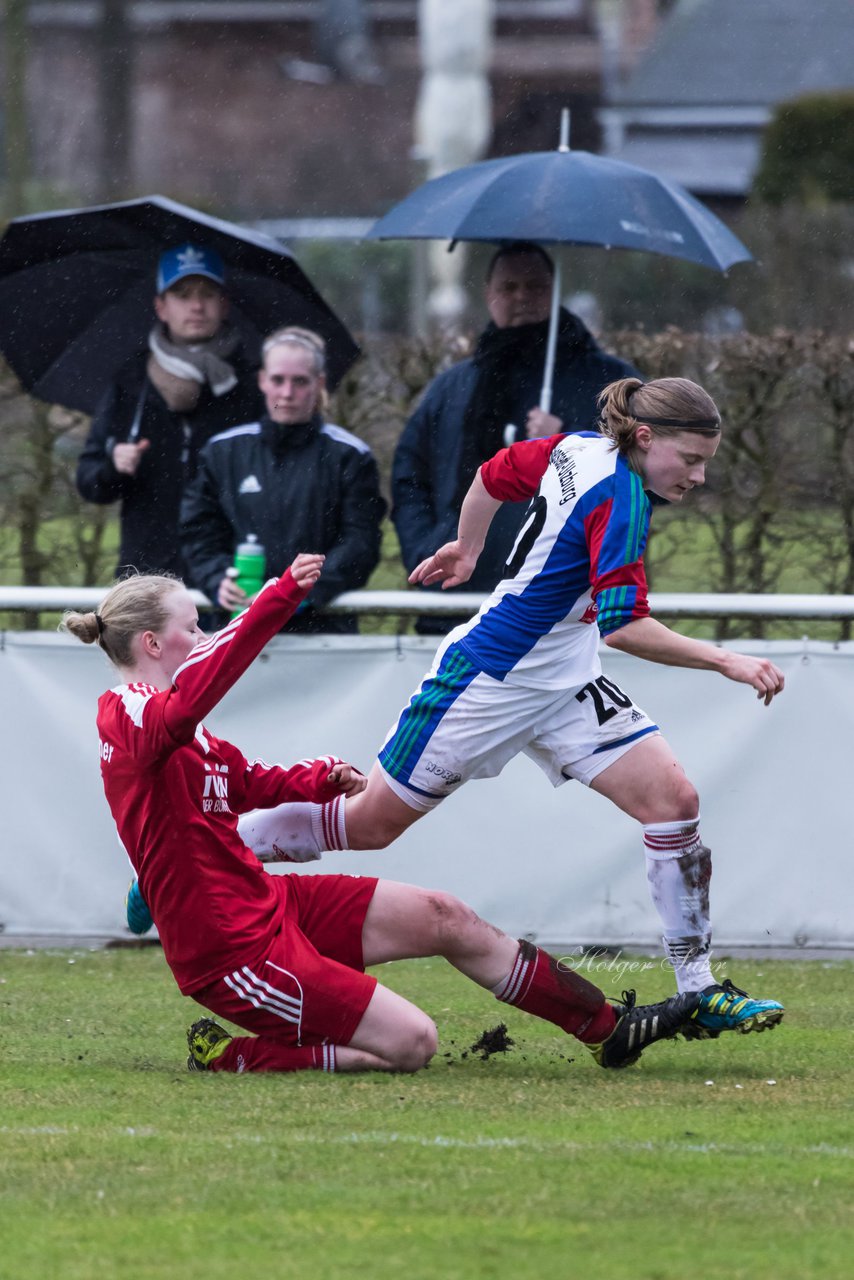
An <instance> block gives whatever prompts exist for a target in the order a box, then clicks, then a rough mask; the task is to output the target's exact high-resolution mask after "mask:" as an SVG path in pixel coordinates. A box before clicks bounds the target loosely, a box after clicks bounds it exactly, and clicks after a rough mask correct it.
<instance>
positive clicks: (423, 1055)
mask: <svg viewBox="0 0 854 1280" xmlns="http://www.w3.org/2000/svg"><path fill="white" fill-rule="evenodd" d="M438 1047H439V1033H438V1031H437V1030H436V1024H435V1023H434V1022H433V1021H432V1019H430V1018H428V1017H427V1016H426V1014H425V1015H424V1018H423V1020H422V1021H421V1022H419V1023H417V1024H416V1025H414V1026H411V1027H407V1028H406V1029H405V1032H404V1035H403V1037H402V1038H401V1040H400V1041H399V1043H398V1044H397V1046H396V1047H395V1049H394V1050H393V1051H392V1052H391V1053H389V1055H388V1056H389V1059H390V1061H391V1062H392V1064H393V1065H394V1068H395V1070H396V1071H409V1072H412V1071H420V1070H421V1069H422V1067H426V1066H427V1063H428V1062H429V1061H430V1059H431V1058H432V1057H433V1055H434V1054H435V1052H436V1050H437V1049H438Z"/></svg>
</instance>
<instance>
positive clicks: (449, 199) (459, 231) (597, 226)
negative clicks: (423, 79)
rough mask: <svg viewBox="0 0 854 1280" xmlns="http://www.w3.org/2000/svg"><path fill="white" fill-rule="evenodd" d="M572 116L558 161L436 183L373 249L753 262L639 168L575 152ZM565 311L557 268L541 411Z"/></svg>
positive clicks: (493, 165)
mask: <svg viewBox="0 0 854 1280" xmlns="http://www.w3.org/2000/svg"><path fill="white" fill-rule="evenodd" d="M568 134H569V115H568V112H564V113H563V118H562V121H561V144H560V146H559V147H558V149H557V151H536V152H528V153H526V154H524V155H517V156H504V157H501V158H500V159H498V160H484V161H481V163H479V164H471V165H467V166H466V167H465V168H463V169H455V170H454V171H453V173H446V174H443V175H442V176H441V177H440V178H432V179H431V180H430V181H429V182H425V183H424V185H423V186H421V187H418V188H417V190H415V191H413V192H412V193H411V194H410V195H408V196H407V197H406V198H405V199H404V200H401V201H400V203H399V204H397V205H395V206H394V208H393V209H390V210H389V212H388V213H387V214H386V215H385V216H384V217H382V218H380V219H379V221H378V222H376V223H375V224H374V226H373V227H372V228H371V230H370V231H369V233H368V239H371V240H392V239H406V240H417V239H425V240H450V241H451V242H452V244H451V247H453V242H455V241H457V240H487V241H501V240H532V241H536V242H537V243H538V244H585V245H600V246H603V247H605V248H609V249H640V250H642V251H643V252H645V253H659V254H664V255H665V256H666V257H669V258H684V259H685V260H686V261H688V262H696V263H699V264H700V265H701V266H704V267H711V268H713V269H714V270H716V271H726V270H727V269H728V268H729V267H731V266H733V265H734V263H736V262H747V261H749V260H750V259H751V258H752V254H751V253H750V252H749V250H748V249H746V248H745V246H744V245H743V244H742V243H741V241H740V240H738V239H737V237H736V236H734V235H733V233H732V232H731V231H730V230H729V228H728V227H726V226H725V225H724V224H723V223H722V222H721V221H720V219H719V218H716V217H715V215H714V214H713V213H710V212H709V210H708V209H707V208H706V207H705V206H704V205H702V204H700V202H699V200H695V199H694V197H693V196H692V195H690V194H689V193H688V192H687V191H686V190H685V189H684V188H683V187H680V186H679V184H678V183H676V182H669V181H668V180H667V179H666V178H659V177H658V176H657V175H656V174H654V173H650V172H648V171H647V170H646V169H639V168H638V167H637V166H636V165H632V164H624V163H623V162H622V161H620V160H609V159H608V158H607V157H605V156H597V155H592V154H591V153H590V152H588V151H571V150H570V148H569V145H568ZM559 301H560V266H559V264H556V270H555V283H554V291H553V297H552V322H551V328H550V332H549V345H548V351H547V355H546V374H545V377H544V386H543V396H544V399H547V400H548V403H543V401H542V400H541V403H540V407H541V408H543V409H545V410H546V411H548V409H549V408H550V404H551V378H552V372H553V368H554V345H555V339H556V333H557V312H558V306H559Z"/></svg>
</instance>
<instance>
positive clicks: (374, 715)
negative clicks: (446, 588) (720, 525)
mask: <svg viewBox="0 0 854 1280" xmlns="http://www.w3.org/2000/svg"><path fill="white" fill-rule="evenodd" d="M41 590H44V591H52V590H54V589H52V588H44V589H41ZM11 591H12V589H10V588H6V589H3V592H5V594H6V599H4V598H3V592H0V608H10V607H14V608H33V607H36V608H40V609H48V608H51V609H53V608H61V607H66V606H70V605H74V606H75V607H91V605H92V604H93V603H94V602H95V601H96V600H99V599H100V598H101V597H102V595H103V591H96V592H95V593H94V599H92V600H90V599H89V597H88V596H87V595H86V594H85V593H83V592H81V591H80V590H78V591H76V592H71V593H70V596H69V598H68V599H65V600H60V599H59V598H58V597H57V596H56V595H55V594H54V595H53V596H51V597H50V600H49V601H48V600H47V599H46V598H45V599H44V600H42V599H39V600H35V599H33V598H32V597H31V596H30V595H29V593H28V595H27V599H26V601H25V602H24V603H22V604H14V605H13V604H10V603H8V598H9V597H8V593H9V592H11ZM21 594H22V593H21V592H20V591H19V592H18V595H17V596H16V599H20V598H21ZM368 594H374V593H358V598H359V599H360V601H361V602H362V603H364V600H365V596H366V595H368ZM413 597H415V598H413ZM431 599H432V597H431ZM445 599H447V597H446V598H445ZM666 599H672V600H675V601H677V602H678V603H677V604H676V605H674V608H678V610H679V614H678V615H677V614H675V613H673V612H671V616H689V615H690V616H699V615H700V613H702V612H703V609H702V608H701V606H703V605H704V603H705V609H706V616H712V614H713V613H714V614H716V615H717V614H719V613H720V611H721V609H722V608H725V607H726V606H725V605H724V604H722V599H721V597H678V598H677V597H672V598H666V597H658V598H657V599H656V600H655V606H656V612H657V613H658V615H659V616H664V615H665V614H666V613H667V612H668V610H667V609H665V608H664V607H662V602H663V601H664V600H666ZM785 599H786V600H789V601H791V600H794V601H795V604H796V605H797V606H798V607H800V608H802V609H803V610H804V612H801V613H795V612H793V611H792V610H793V608H794V606H792V607H790V608H789V609H786V608H783V607H782V601H781V599H780V597H760V598H759V602H760V604H761V605H762V608H763V612H764V614H765V616H786V617H792V616H799V617H804V618H817V617H825V618H826V617H837V618H838V617H845V616H854V600H851V598H849V597H794V598H792V597H786V598H785ZM736 600H737V602H738V605H737V607H736V608H733V609H731V610H727V612H729V614H730V616H735V614H736V612H737V611H738V608H739V607H740V608H744V609H745V610H747V608H748V604H747V601H746V599H745V598H744V597H738V598H736ZM713 601H714V602H716V604H715V605H713V604H712V602H713ZM706 602H707V603H706ZM346 603H347V607H350V606H351V605H352V599H348V600H347V601H346ZM437 603H438V602H437ZM442 603H444V602H442ZM340 604H341V606H342V607H343V606H344V604H345V600H344V598H341V600H340ZM391 605H392V602H391V601H388V600H385V601H384V602H383V606H384V607H386V606H387V608H386V611H388V612H397V611H398V610H397V609H395V608H392V607H391ZM406 605H407V609H413V610H417V611H419V612H421V611H423V610H424V604H423V602H422V601H419V600H418V598H417V596H415V593H412V594H411V595H410V594H407V596H406ZM775 605H776V607H775ZM453 607H454V608H455V609H458V608H459V607H460V602H459V599H457V600H456V601H455V602H454V605H453ZM846 609H848V610H850V612H846ZM822 610H825V611H822ZM739 616H749V614H748V613H741V614H739ZM734 647H737V648H739V649H740V650H742V651H750V652H754V653H764V654H768V655H769V656H770V657H772V659H773V660H774V661H775V662H776V663H778V665H780V666H781V667H782V669H783V670H784V672H785V675H786V690H785V692H784V694H783V695H782V696H781V697H780V698H778V699H775V701H774V703H773V704H772V706H771V707H768V708H766V707H764V706H763V705H762V704H761V703H759V702H758V701H757V699H756V698H755V696H754V694H753V692H752V690H750V689H748V688H746V687H745V686H743V685H735V684H733V683H731V682H729V681H726V680H723V679H721V677H720V676H716V675H713V674H711V673H707V672H697V671H683V670H679V669H675V668H668V667H660V666H654V665H652V664H650V663H644V662H640V661H638V660H636V659H633V658H630V657H628V656H626V655H623V654H619V653H616V652H613V651H610V650H608V651H607V652H606V653H605V654H604V655H603V662H604V665H605V668H606V671H607V672H608V673H609V674H611V675H612V676H613V678H614V679H615V680H616V681H617V683H618V684H620V685H622V686H623V687H625V688H627V689H628V691H629V692H630V693H631V694H632V696H633V697H634V699H635V701H637V702H638V703H639V704H640V705H641V706H643V707H644V708H645V709H646V710H647V711H649V712H650V714H651V715H652V716H653V717H654V718H655V719H656V720H657V721H658V723H659V724H660V725H661V727H662V729H663V730H664V732H665V733H666V735H667V737H668V739H669V740H670V742H671V743H672V744H673V746H674V748H675V750H676V752H677V754H678V755H679V757H680V759H681V760H682V762H683V764H684V765H685V768H686V770H687V772H688V774H689V776H690V777H691V778H692V780H693V781H694V782H695V784H696V785H697V787H698V789H699V791H700V795H701V803H702V832H703V836H704V839H705V842H706V843H707V844H708V845H710V846H711V848H712V850H713V854H714V867H715V871H714V877H713V882H712V897H713V915H714V919H715V924H716V944H717V947H718V949H726V948H727V947H736V946H739V947H740V946H751V947H761V948H789V947H793V946H795V947H809V948H816V947H817V948H826V949H828V950H831V949H836V948H840V949H842V948H845V949H849V948H851V947H854V916H852V902H854V859H852V857H851V850H850V848H849V828H850V822H849V810H850V806H849V802H848V801H849V795H850V794H851V787H852V784H851V774H852V745H851V744H852V741H853V740H854V643H840V644H831V643H825V642H818V641H811V640H809V639H804V640H802V641H777V642H758V641H754V642H746V641H745V642H739V643H738V645H736V646H734ZM433 649H434V642H433V641H432V640H426V639H419V638H417V637H401V638H397V637H393V636H379V637H372V636H354V637H333V636H329V637H312V638H302V637H296V636H294V637H291V636H280V637H277V639H276V640H274V641H273V642H272V643H271V644H270V645H269V646H268V648H267V649H266V650H265V652H264V654H263V655H262V656H261V658H260V659H259V660H258V661H257V662H256V663H255V665H254V666H253V667H252V668H251V669H250V671H249V672H247V674H246V675H245V676H244V677H243V678H242V679H241V681H240V682H239V684H238V685H237V686H236V687H235V688H234V689H233V690H232V691H231V693H230V694H229V695H228V696H227V697H226V699H225V700H224V702H223V703H222V705H221V706H220V707H219V708H217V710H216V711H215V712H214V714H213V715H212V716H211V717H210V719H209V723H210V725H211V728H212V729H213V730H214V731H215V732H217V733H220V734H222V735H224V736H226V737H229V738H231V739H232V740H233V741H235V742H236V743H237V744H238V745H239V746H240V747H241V748H242V749H243V750H244V751H245V753H246V754H247V755H248V756H250V757H253V756H262V757H264V758H265V759H275V760H280V761H282V762H291V761H293V760H297V759H300V758H303V757H305V756H307V755H315V754H316V755H322V754H325V753H327V752H335V753H337V754H340V755H342V756H344V757H345V758H348V759H351V760H353V761H354V762H355V763H357V764H359V765H360V766H361V767H362V768H365V769H366V768H367V767H368V766H369V765H370V764H371V762H372V761H373V758H374V756H375V754H376V751H377V748H378V747H379V745H380V743H381V741H382V739H383V737H384V735H385V733H386V731H387V729H388V728H389V726H390V725H391V723H392V721H393V720H394V717H395V716H396V714H397V712H398V710H399V709H400V707H401V706H402V705H403V704H404V703H405V701H406V700H407V699H408V697H409V695H410V693H411V692H412V689H413V688H414V687H415V685H416V684H417V682H418V680H419V679H420V678H421V676H422V675H423V673H424V671H425V670H426V669H427V667H428V666H429V663H430V659H431V657H432V653H433ZM113 679H114V677H113V674H112V672H111V669H110V668H109V666H108V664H107V663H106V660H105V659H104V658H103V657H102V655H100V654H98V653H97V652H94V651H93V650H92V649H91V648H88V647H86V646H83V645H81V644H79V643H78V642H77V641H75V640H73V639H71V638H70V637H66V636H62V635H58V634H54V633H47V632H11V631H7V632H5V633H0V706H1V707H2V729H0V763H2V773H3V779H4V787H3V811H4V816H5V839H4V841H3V852H2V861H0V925H2V927H3V929H4V930H5V932H6V935H7V936H8V937H15V936H22V937H23V936H27V935H34V934H36V935H47V936H51V935H57V936H62V937H74V936H81V937H82V936H92V935H106V936H121V935H122V934H124V932H125V931H124V928H123V921H124V914H123V898H124V893H125V889H126V887H127V882H128V878H129V870H128V866H127V862H126V860H125V858H124V855H123V854H122V852H121V851H120V849H119V847H118V844H117V841H116V836H115V832H114V829H113V825H112V821H111V819H110V815H109V812H108V810H107V807H106V803H105V801H104V798H103V794H102V791H101V783H100V774H99V769H98V752H97V734H96V731H95V706H96V700H97V698H98V695H99V694H100V693H101V692H102V691H103V689H104V688H106V687H108V686H109V685H110V684H111V683H112V682H113ZM318 871H320V872H322V871H327V872H331V871H352V872H365V873H369V874H377V875H383V876H386V877H389V878H394V879H398V880H408V881H412V882H414V883H418V884H423V885H428V886H437V887H442V888H446V889H450V890H452V891H454V892H456V893H458V894H459V895H460V896H462V897H463V898H465V899H466V900H467V901H468V902H470V903H471V904H472V905H473V906H474V907H476V909H477V910H478V911H480V912H481V913H482V914H484V915H486V916H487V917H488V918H489V919H491V920H493V921H495V923H497V924H499V925H501V926H502V927H503V928H505V929H507V930H509V931H510V932H512V933H514V934H515V935H517V936H522V935H527V936H529V937H531V938H534V939H536V940H537V941H539V942H542V943H544V944H545V945H550V946H560V947H569V946H572V945H577V944H584V945H589V944H602V945H610V946H620V945H625V946H631V947H646V946H649V947H653V948H654V947H656V946H657V937H658V926H657V919H656V916H655V913H654V911H653V910H652V908H651V906H650V903H649V898H648V894H647V888H646V879H645V871H644V859H643V850H642V845H641V839H640V832H639V829H638V827H637V825H636V824H635V823H634V822H632V821H631V820H630V819H629V818H627V817H626V816H625V815H623V814H621V813H620V812H618V811H617V810H616V809H614V808H612V807H611V806H610V805H609V804H608V802H607V801H605V800H603V799H602V798H601V797H599V796H596V795H594V794H592V793H590V792H588V791H586V790H585V789H584V788H583V787H581V786H580V785H578V784H577V783H574V782H570V783H567V784H566V785H565V786H562V787H560V788H558V789H557V790H552V788H551V787H550V786H549V785H548V783H547V782H546V780H545V778H544V776H543V775H542V774H541V773H540V772H539V770H538V769H537V768H536V766H535V765H533V764H532V763H531V762H530V761H529V760H527V759H526V758H519V759H517V760H514V761H513V762H511V764H510V765H509V766H508V768H507V769H506V770H505V771H504V773H503V774H502V775H501V776H500V777H499V778H496V779H491V780H489V781H479V782H473V783H470V784H469V785H468V786H466V787H464V788H463V789H462V790H461V791H460V792H459V793H458V794H457V795H456V796H454V797H452V798H451V799H449V800H448V801H446V802H445V803H444V804H443V805H442V806H440V808H439V809H438V810H437V811H436V812H435V813H433V814H430V815H428V816H427V817H426V818H424V819H422V820H421V821H420V822H419V823H417V824H416V825H415V826H414V827H413V828H412V829H411V830H410V831H409V832H407V833H406V835H404V836H403V837H402V838H401V840H400V841H398V842H397V844H396V845H395V846H393V847H392V848H391V849H388V850H385V851H382V852H376V853H361V854H355V853H339V854H334V855H332V854H327V855H326V856H325V857H324V859H323V861H322V862H321V863H318V864H314V866H313V867H312V868H311V870H310V871H309V872H308V873H309V874H314V873H316V872H318Z"/></svg>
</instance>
